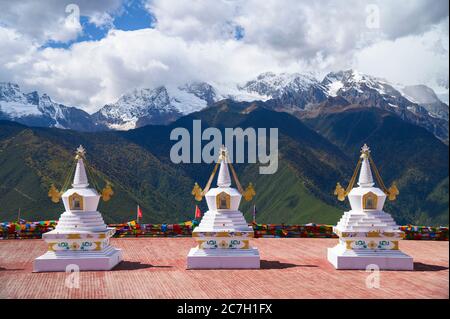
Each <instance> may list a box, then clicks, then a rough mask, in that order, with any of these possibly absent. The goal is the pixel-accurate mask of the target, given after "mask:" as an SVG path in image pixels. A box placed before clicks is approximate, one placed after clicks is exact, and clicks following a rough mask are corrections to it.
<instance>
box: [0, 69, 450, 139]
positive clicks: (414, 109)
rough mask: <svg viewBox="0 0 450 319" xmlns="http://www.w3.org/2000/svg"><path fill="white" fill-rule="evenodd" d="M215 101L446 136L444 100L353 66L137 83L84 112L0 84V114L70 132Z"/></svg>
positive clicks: (168, 118) (149, 119)
mask: <svg viewBox="0 0 450 319" xmlns="http://www.w3.org/2000/svg"><path fill="white" fill-rule="evenodd" d="M223 99H232V100H234V101H237V102H240V101H264V102H266V103H265V106H266V107H268V108H271V109H274V110H277V111H284V112H290V113H292V114H295V115H296V116H299V117H303V116H317V115H319V114H320V113H321V112H326V111H329V110H332V111H333V112H339V111H340V109H344V108H346V107H347V106H349V107H376V108H380V109H383V110H385V111H388V112H391V113H393V114H395V115H397V116H398V117H400V118H401V119H403V120H405V121H407V122H410V123H414V124H416V125H419V126H422V127H424V128H426V129H427V130H429V131H430V132H433V133H434V134H435V135H436V136H437V137H439V138H441V139H442V140H448V113H449V108H448V105H447V104H445V103H443V102H442V101H440V100H439V98H438V97H437V95H436V94H435V92H434V91H433V90H432V89H431V88H428V87H426V86H424V85H416V86H402V85H398V84H392V83H389V82H388V81H386V80H383V79H380V78H377V77H373V76H370V75H366V74H361V73H359V72H357V71H355V70H346V71H339V72H331V73H328V74H327V75H326V76H325V77H324V78H323V79H322V80H321V81H320V80H318V79H317V78H315V77H314V76H312V75H311V74H300V73H280V74H275V73H272V72H266V73H262V74H260V75H259V76H257V77H256V78H254V79H253V80H250V81H247V82H245V83H240V84H236V83H226V84H223V83H221V84H217V83H214V84H212V85H211V84H208V83H205V82H192V83H186V84H184V85H181V86H169V85H166V86H160V87H156V88H139V89H134V90H132V91H130V92H128V93H125V94H123V95H122V96H121V97H120V98H119V99H118V100H117V101H115V102H113V103H110V104H106V105H104V106H102V107H101V108H100V109H99V111H97V112H96V113H94V114H92V115H89V114H87V113H86V112H84V111H81V110H79V109H76V108H73V107H67V106H64V105H62V104H58V103H55V102H53V101H52V100H51V99H50V97H49V96H48V95H46V94H42V95H39V94H38V93H37V92H31V93H26V94H25V93H22V92H21V91H20V88H19V87H18V85H16V84H11V83H1V84H0V119H2V118H3V119H10V120H15V121H18V122H21V123H24V124H27V125H34V126H49V127H62V128H72V129H76V130H99V129H113V130H128V129H133V128H137V127H141V126H144V125H148V124H167V123H169V122H172V121H174V120H176V119H178V118H179V117H181V116H183V115H186V114H189V113H192V112H196V111H199V110H201V109H203V108H205V107H207V106H212V105H214V104H215V103H216V102H218V101H220V100H223Z"/></svg>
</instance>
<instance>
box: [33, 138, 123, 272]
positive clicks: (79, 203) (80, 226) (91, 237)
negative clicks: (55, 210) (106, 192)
mask: <svg viewBox="0 0 450 319" xmlns="http://www.w3.org/2000/svg"><path fill="white" fill-rule="evenodd" d="M84 154H85V150H84V148H83V147H82V146H81V145H80V147H79V148H78V149H77V155H76V159H77V163H76V169H75V176H74V179H73V184H72V188H70V189H68V190H67V191H66V192H65V193H64V194H63V195H62V196H61V197H62V200H63V203H64V207H65V212H64V213H63V214H62V215H61V217H60V218H59V221H58V224H57V226H56V227H55V229H54V230H52V231H50V232H48V233H45V234H43V235H42V238H43V239H44V240H45V241H46V242H47V244H48V251H47V252H46V253H45V254H44V255H42V256H40V257H38V258H36V259H35V261H34V271H35V272H44V271H66V267H67V266H68V265H77V266H78V267H79V270H109V269H112V268H113V267H114V266H115V265H117V264H118V263H119V262H120V261H121V260H122V252H121V250H120V249H116V248H114V247H112V246H111V245H110V244H109V239H110V237H111V236H113V235H114V233H115V228H108V226H107V225H106V224H105V222H104V221H103V218H102V215H101V214H100V213H99V212H98V211H97V206H98V202H99V200H100V195H99V194H98V193H97V191H96V190H95V189H93V188H89V183H88V179H87V176H86V170H85V167H84V162H83V158H84Z"/></svg>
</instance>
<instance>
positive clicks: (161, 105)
mask: <svg viewBox="0 0 450 319" xmlns="http://www.w3.org/2000/svg"><path fill="white" fill-rule="evenodd" d="M214 101H215V91H214V89H213V88H212V86H210V85H208V84H206V83H192V84H186V85H184V86H182V87H165V86H160V87H157V88H155V89H148V88H143V89H135V90H133V91H131V92H128V93H126V94H124V95H122V96H121V97H120V98H119V99H118V100H117V101H116V102H115V103H112V104H107V105H105V106H103V107H102V108H101V109H100V110H99V111H98V112H96V113H94V114H93V115H92V116H93V118H94V119H95V120H96V121H97V122H98V123H101V124H104V125H106V126H107V127H109V128H111V129H116V130H128V129H132V128H136V127H140V126H144V125H148V124H166V123H169V122H172V121H174V120H176V119H177V118H179V117H180V116H182V115H184V114H189V113H192V112H195V111H199V110H201V109H203V108H205V107H206V106H207V105H209V104H210V103H214Z"/></svg>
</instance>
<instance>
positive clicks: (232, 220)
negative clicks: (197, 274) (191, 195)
mask: <svg viewBox="0 0 450 319" xmlns="http://www.w3.org/2000/svg"><path fill="white" fill-rule="evenodd" d="M219 161H220V169H219V175H218V178H217V187H216V188H212V189H210V190H209V191H207V193H206V194H205V197H206V202H207V204H208V209H209V210H208V211H207V212H206V213H205V214H204V216H203V218H202V220H201V222H200V224H199V226H197V227H196V228H195V229H194V231H193V232H192V237H194V238H195V240H196V241H197V244H198V245H197V247H195V248H192V249H191V250H190V252H189V255H188V257H187V268H188V269H198V268H259V267H260V258H259V252H258V249H257V248H252V247H251V246H250V238H252V237H253V235H254V231H253V228H252V227H251V226H249V225H248V223H247V222H246V220H245V218H244V216H243V214H242V213H241V212H240V211H239V203H240V201H241V197H242V195H241V193H244V191H241V192H240V191H238V190H237V189H235V188H232V187H231V178H230V173H229V171H228V165H229V163H228V155H227V150H226V149H225V148H222V149H221V156H220V159H219ZM230 167H231V166H230ZM231 168H232V167H231ZM216 169H217V168H216ZM216 169H215V170H216ZM215 170H214V171H213V174H212V175H211V178H210V180H212V178H213V177H214V173H215ZM233 173H234V171H233ZM233 175H234V177H235V181H236V183H237V184H238V188H241V187H240V184H239V181H238V180H237V177H236V175H235V174H233ZM207 188H209V186H207ZM251 190H252V191H253V188H252V189H251ZM200 199H201V198H200Z"/></svg>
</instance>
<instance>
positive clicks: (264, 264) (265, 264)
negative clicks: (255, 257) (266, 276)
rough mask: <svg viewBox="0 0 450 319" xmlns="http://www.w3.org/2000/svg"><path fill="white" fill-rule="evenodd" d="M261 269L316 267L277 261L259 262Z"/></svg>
mask: <svg viewBox="0 0 450 319" xmlns="http://www.w3.org/2000/svg"><path fill="white" fill-rule="evenodd" d="M260 263H261V269H286V268H293V267H311V268H313V267H318V266H316V265H296V264H291V263H282V262H279V261H277V260H261V262H260Z"/></svg>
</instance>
